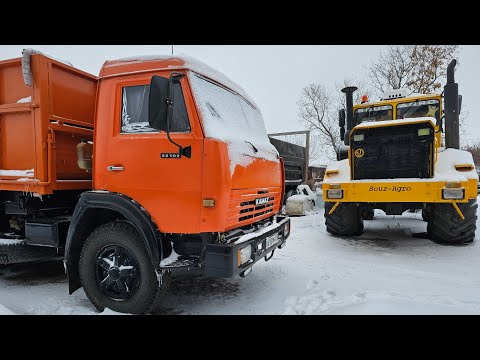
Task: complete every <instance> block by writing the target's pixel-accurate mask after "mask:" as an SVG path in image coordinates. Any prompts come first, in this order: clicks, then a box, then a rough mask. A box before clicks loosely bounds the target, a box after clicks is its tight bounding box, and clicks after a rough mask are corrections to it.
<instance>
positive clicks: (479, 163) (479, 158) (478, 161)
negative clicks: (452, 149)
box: [463, 140, 480, 171]
mask: <svg viewBox="0 0 480 360" xmlns="http://www.w3.org/2000/svg"><path fill="white" fill-rule="evenodd" d="M463 149H464V150H467V151H469V152H470V153H471V154H472V156H473V162H474V163H475V167H476V168H477V171H480V141H478V140H477V141H476V142H474V143H471V144H469V145H466V146H464V148H463Z"/></svg>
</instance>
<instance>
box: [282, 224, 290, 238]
mask: <svg viewBox="0 0 480 360" xmlns="http://www.w3.org/2000/svg"><path fill="white" fill-rule="evenodd" d="M289 235H290V221H287V222H286V223H285V226H284V227H283V238H284V239H286V238H287V237H288V236H289Z"/></svg>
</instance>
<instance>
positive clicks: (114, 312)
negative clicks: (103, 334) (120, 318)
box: [98, 308, 131, 315]
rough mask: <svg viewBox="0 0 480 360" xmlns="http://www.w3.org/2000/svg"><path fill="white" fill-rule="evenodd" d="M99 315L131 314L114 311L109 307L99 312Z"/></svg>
mask: <svg viewBox="0 0 480 360" xmlns="http://www.w3.org/2000/svg"><path fill="white" fill-rule="evenodd" d="M98 315H131V314H124V313H119V312H116V311H113V310H111V309H109V308H105V309H104V310H103V311H102V312H101V313H99V314H98Z"/></svg>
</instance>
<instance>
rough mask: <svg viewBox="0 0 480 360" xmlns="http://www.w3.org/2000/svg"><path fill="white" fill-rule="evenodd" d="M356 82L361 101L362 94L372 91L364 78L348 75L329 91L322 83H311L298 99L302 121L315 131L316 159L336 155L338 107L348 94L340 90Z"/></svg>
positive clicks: (340, 106) (313, 146)
mask: <svg viewBox="0 0 480 360" xmlns="http://www.w3.org/2000/svg"><path fill="white" fill-rule="evenodd" d="M352 85H355V86H357V87H358V88H359V90H358V91H357V92H355V99H354V102H355V103H360V99H361V96H362V95H370V91H368V89H367V86H366V84H365V83H364V82H362V81H359V80H354V79H345V80H344V81H343V82H341V83H337V84H336V85H335V91H334V92H330V91H329V90H328V89H327V88H326V87H325V86H323V85H321V84H310V85H308V86H307V87H305V88H303V90H302V92H301V94H300V98H299V100H298V101H297V106H298V115H299V121H300V123H302V124H303V125H304V126H306V127H307V128H308V129H310V130H311V131H312V135H311V136H312V138H313V141H311V145H310V151H311V152H313V153H314V156H311V157H312V159H315V161H320V162H325V161H328V160H335V159H336V150H337V147H338V146H339V145H340V128H339V127H338V110H339V109H341V108H344V107H345V95H344V94H343V93H342V92H341V91H340V90H341V89H342V88H344V87H345V86H352Z"/></svg>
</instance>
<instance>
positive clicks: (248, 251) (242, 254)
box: [237, 245, 252, 267]
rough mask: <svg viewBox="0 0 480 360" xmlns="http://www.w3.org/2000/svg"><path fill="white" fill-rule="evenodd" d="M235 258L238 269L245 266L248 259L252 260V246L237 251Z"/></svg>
mask: <svg viewBox="0 0 480 360" xmlns="http://www.w3.org/2000/svg"><path fill="white" fill-rule="evenodd" d="M237 258H238V266H239V267H240V266H241V265H243V264H245V263H246V262H249V261H250V259H251V258H252V246H251V245H247V246H245V247H244V248H241V249H240V250H238V254H237Z"/></svg>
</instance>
